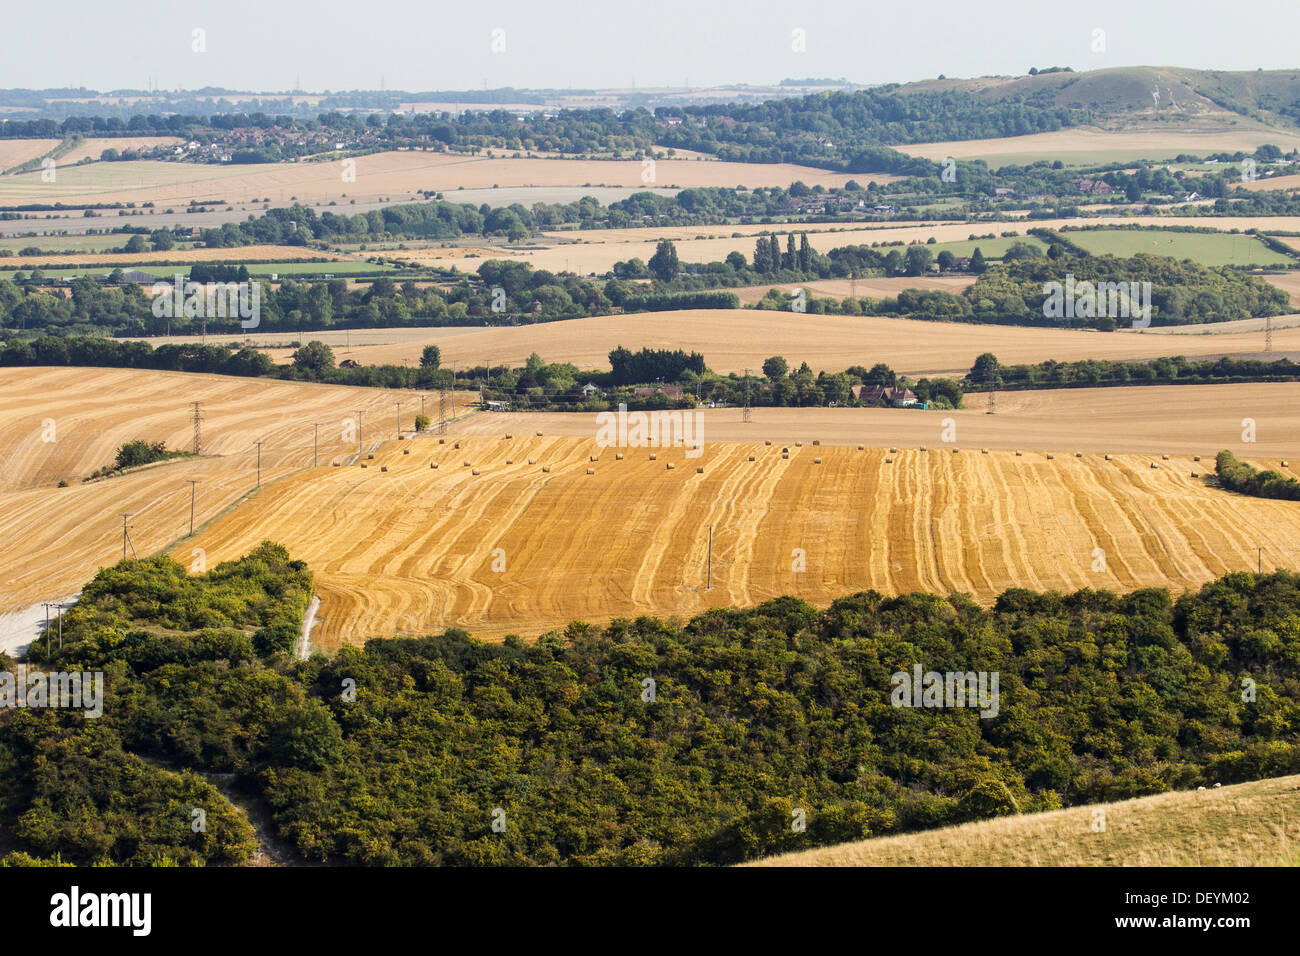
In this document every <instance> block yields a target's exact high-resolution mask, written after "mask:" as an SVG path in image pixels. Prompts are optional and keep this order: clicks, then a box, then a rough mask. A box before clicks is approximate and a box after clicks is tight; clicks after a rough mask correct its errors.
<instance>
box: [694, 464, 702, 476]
mask: <svg viewBox="0 0 1300 956" xmlns="http://www.w3.org/2000/svg"><path fill="white" fill-rule="evenodd" d="M695 473H696V474H697V475H702V474H704V466H703V465H697V466H696V468H695Z"/></svg>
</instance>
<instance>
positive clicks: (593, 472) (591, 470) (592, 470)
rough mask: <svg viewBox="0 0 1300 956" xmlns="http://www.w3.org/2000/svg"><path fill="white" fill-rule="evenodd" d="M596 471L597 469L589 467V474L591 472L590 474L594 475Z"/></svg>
mask: <svg viewBox="0 0 1300 956" xmlns="http://www.w3.org/2000/svg"><path fill="white" fill-rule="evenodd" d="M595 473H596V469H595V468H588V469H587V474H589V475H594V474H595Z"/></svg>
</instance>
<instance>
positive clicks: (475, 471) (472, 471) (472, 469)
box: [469, 468, 478, 475]
mask: <svg viewBox="0 0 1300 956" xmlns="http://www.w3.org/2000/svg"><path fill="white" fill-rule="evenodd" d="M469 473H470V474H471V475H477V474H478V469H477V468H471V469H470V471H469Z"/></svg>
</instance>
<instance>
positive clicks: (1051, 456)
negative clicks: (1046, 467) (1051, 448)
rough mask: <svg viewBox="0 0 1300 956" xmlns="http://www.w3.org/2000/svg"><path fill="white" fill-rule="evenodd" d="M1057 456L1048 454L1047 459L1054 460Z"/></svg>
mask: <svg viewBox="0 0 1300 956" xmlns="http://www.w3.org/2000/svg"><path fill="white" fill-rule="evenodd" d="M1055 458H1056V456H1055V455H1048V456H1047V460H1048V461H1052V460H1054V459H1055Z"/></svg>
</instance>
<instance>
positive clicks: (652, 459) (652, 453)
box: [650, 452, 659, 461]
mask: <svg viewBox="0 0 1300 956" xmlns="http://www.w3.org/2000/svg"><path fill="white" fill-rule="evenodd" d="M650 460H651V461H658V460H659V456H658V455H656V454H655V453H654V452H651V453H650Z"/></svg>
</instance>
